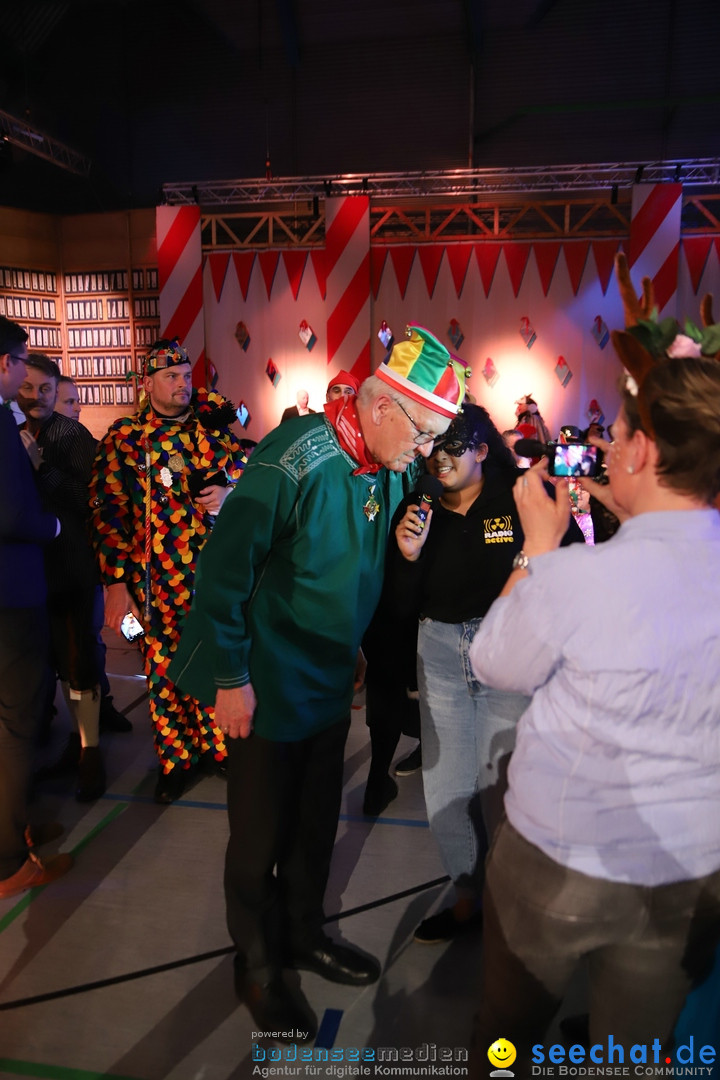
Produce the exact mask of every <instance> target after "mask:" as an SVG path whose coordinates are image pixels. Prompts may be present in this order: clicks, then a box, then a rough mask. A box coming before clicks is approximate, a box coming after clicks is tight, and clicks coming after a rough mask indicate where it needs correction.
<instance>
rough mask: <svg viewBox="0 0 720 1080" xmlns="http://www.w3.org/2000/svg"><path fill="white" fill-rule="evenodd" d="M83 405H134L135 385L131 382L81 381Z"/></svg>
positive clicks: (79, 389) (79, 390) (81, 402)
mask: <svg viewBox="0 0 720 1080" xmlns="http://www.w3.org/2000/svg"><path fill="white" fill-rule="evenodd" d="M78 397H79V399H80V404H81V405H134V404H135V387H134V386H133V385H132V384H131V383H114V384H113V383H89V384H88V383H80V384H79V386H78Z"/></svg>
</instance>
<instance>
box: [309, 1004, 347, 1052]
mask: <svg viewBox="0 0 720 1080" xmlns="http://www.w3.org/2000/svg"><path fill="white" fill-rule="evenodd" d="M342 1018H343V1010H342V1009H326V1010H325V1012H324V1014H323V1018H322V1020H321V1021H320V1027H319V1028H318V1033H317V1035H316V1036H315V1044H314V1045H315V1046H319V1047H322V1048H323V1049H324V1050H330V1049H331V1048H332V1047H333V1046H334V1045H335V1039H336V1038H337V1033H338V1029H339V1028H340V1021H341V1020H342Z"/></svg>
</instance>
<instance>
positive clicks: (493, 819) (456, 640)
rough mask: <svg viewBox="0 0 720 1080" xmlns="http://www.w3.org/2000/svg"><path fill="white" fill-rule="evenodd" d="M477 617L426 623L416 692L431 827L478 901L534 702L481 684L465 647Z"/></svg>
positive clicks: (461, 885)
mask: <svg viewBox="0 0 720 1080" xmlns="http://www.w3.org/2000/svg"><path fill="white" fill-rule="evenodd" d="M480 622H481V620H480V619H472V620H471V621H470V622H465V623H442V622H435V621H434V620H432V619H421V620H420V629H419V633H418V688H419V690H420V720H421V730H422V761H423V786H424V788H425V802H426V805H427V812H428V820H429V822H430V828H431V830H432V833H433V835H434V837H435V839H436V840H437V843H438V846H439V848H440V855H441V858H442V861H443V865H444V866H445V869H446V871H447V873H448V874H449V875H450V877H451V878H452V880H453V881H454V882H455V885H456V887H457V889H458V892H459V893H461V894H463V893H464V894H466V895H468V894H469V895H476V896H478V897H479V896H480V895H481V893H482V886H483V880H484V863H485V856H486V855H487V851H488V847H489V843H490V840H491V839H492V835H493V833H494V832H495V829H496V827H497V825H498V824H499V822H500V819H501V817H502V812H503V798H504V795H505V790H506V787H507V766H508V762H509V760H510V754H511V753H512V750H513V747H514V746H515V729H516V727H517V722H518V720H519V719H520V717H521V715H522V714H523V712H524V711H525V709H526V708H527V706H528V703H529V701H530V699H529V698H528V697H526V696H525V695H524V694H514V693H507V692H504V691H499V690H492V689H490V687H488V686H484V685H483V684H482V683H480V682H478V681H477V679H476V678H475V676H474V675H473V673H472V669H471V667H470V662H469V660H468V649H469V647H470V643H471V641H472V639H473V637H474V636H475V633H476V631H477V629H478V627H479V625H480Z"/></svg>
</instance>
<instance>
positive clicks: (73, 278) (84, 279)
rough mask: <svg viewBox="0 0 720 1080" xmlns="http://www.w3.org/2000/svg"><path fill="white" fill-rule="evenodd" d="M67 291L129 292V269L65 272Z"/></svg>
mask: <svg viewBox="0 0 720 1080" xmlns="http://www.w3.org/2000/svg"><path fill="white" fill-rule="evenodd" d="M64 281H65V292H66V293H94V292H127V287H128V274H127V270H103V271H100V270H96V271H93V272H92V273H88V274H65V277H64Z"/></svg>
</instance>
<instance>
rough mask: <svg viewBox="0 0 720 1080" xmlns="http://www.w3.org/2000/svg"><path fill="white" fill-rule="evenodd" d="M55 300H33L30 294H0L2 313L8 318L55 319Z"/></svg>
mask: <svg viewBox="0 0 720 1080" xmlns="http://www.w3.org/2000/svg"><path fill="white" fill-rule="evenodd" d="M56 311H57V308H56V306H55V301H54V300H33V299H32V298H31V297H29V296H0V315H6V316H7V318H8V319H55V318H56Z"/></svg>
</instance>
